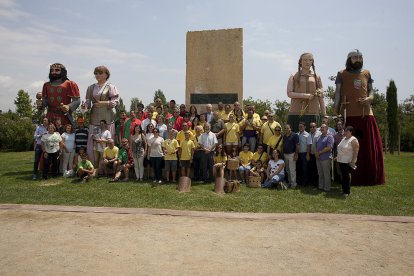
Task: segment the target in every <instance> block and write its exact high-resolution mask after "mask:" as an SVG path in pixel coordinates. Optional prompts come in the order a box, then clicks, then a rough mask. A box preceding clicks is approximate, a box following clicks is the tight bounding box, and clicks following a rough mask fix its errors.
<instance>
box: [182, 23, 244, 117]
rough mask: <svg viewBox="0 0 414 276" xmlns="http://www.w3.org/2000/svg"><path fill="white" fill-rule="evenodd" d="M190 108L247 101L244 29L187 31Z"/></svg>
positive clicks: (187, 90) (188, 103) (187, 100)
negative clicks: (244, 72)
mask: <svg viewBox="0 0 414 276" xmlns="http://www.w3.org/2000/svg"><path fill="white" fill-rule="evenodd" d="M186 60H187V67H186V98H185V103H186V105H187V107H188V106H189V105H191V104H193V105H196V106H197V109H198V110H199V111H204V110H205V105H206V104H208V103H211V104H213V105H216V104H217V103H218V102H220V101H221V102H223V103H228V104H233V103H234V102H235V101H239V102H242V100H243V29H242V28H237V29H225V30H207V31H193V32H187V56H186Z"/></svg>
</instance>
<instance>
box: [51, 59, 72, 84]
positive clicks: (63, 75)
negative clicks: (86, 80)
mask: <svg viewBox="0 0 414 276" xmlns="http://www.w3.org/2000/svg"><path fill="white" fill-rule="evenodd" d="M67 79H68V71H67V70H66V67H65V65H63V64H61V63H53V64H52V65H50V69H49V80H50V81H56V80H62V81H65V80H67Z"/></svg>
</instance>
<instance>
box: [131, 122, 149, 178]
mask: <svg viewBox="0 0 414 276" xmlns="http://www.w3.org/2000/svg"><path fill="white" fill-rule="evenodd" d="M129 143H130V146H129V148H130V149H131V150H132V158H134V170H135V176H136V178H137V180H139V181H142V180H143V178H144V159H145V155H146V153H147V139H146V138H145V134H144V131H142V128H141V125H136V126H135V128H134V132H133V134H132V135H131V139H129Z"/></svg>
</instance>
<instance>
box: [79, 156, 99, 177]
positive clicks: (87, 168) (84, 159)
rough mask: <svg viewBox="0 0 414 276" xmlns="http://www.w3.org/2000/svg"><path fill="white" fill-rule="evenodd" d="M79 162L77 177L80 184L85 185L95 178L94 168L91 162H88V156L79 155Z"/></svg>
mask: <svg viewBox="0 0 414 276" xmlns="http://www.w3.org/2000/svg"><path fill="white" fill-rule="evenodd" d="M80 159H81V160H80V161H79V162H78V166H77V167H78V170H77V172H76V173H77V175H78V176H79V178H80V179H81V183H85V182H87V181H89V180H91V179H92V178H93V177H94V176H95V172H96V170H95V168H94V167H93V165H92V163H91V161H89V160H88V155H87V154H86V153H82V154H81V155H80Z"/></svg>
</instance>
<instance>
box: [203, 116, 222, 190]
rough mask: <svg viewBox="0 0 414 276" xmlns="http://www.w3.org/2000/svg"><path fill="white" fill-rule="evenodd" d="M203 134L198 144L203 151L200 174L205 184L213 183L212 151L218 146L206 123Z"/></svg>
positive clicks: (209, 126)
mask: <svg viewBox="0 0 414 276" xmlns="http://www.w3.org/2000/svg"><path fill="white" fill-rule="evenodd" d="M204 129H205V132H204V133H203V134H201V136H200V140H199V144H200V146H201V148H202V149H203V153H202V155H201V172H202V176H201V177H202V179H203V180H204V182H205V183H211V182H214V178H213V166H214V151H215V149H216V146H217V144H218V142H217V137H216V135H215V134H214V133H213V132H211V125H210V124H209V123H206V124H205V125H204Z"/></svg>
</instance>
